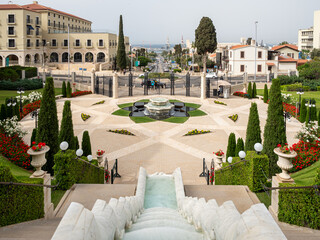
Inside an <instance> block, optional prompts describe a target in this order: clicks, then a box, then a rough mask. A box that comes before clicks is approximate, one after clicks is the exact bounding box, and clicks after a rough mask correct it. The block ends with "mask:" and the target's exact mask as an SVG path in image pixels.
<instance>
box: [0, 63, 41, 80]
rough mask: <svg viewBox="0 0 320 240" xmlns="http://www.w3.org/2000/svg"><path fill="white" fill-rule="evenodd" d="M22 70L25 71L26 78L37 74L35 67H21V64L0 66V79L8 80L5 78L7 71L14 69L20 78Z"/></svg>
mask: <svg viewBox="0 0 320 240" xmlns="http://www.w3.org/2000/svg"><path fill="white" fill-rule="evenodd" d="M22 70H25V72H26V78H33V77H36V76H37V68H36V67H22V66H11V67H2V68H0V80H8V78H6V75H7V73H9V72H12V71H14V72H15V73H16V75H17V76H18V77H19V78H22Z"/></svg>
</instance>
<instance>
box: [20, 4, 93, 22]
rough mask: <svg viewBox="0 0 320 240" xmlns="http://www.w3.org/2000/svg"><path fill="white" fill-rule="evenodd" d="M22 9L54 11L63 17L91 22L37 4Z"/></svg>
mask: <svg viewBox="0 0 320 240" xmlns="http://www.w3.org/2000/svg"><path fill="white" fill-rule="evenodd" d="M22 7H24V8H26V9H31V10H35V11H53V12H56V13H59V14H62V15H67V16H69V17H74V18H78V19H81V20H84V21H87V22H91V21H89V20H87V19H84V18H80V17H77V16H75V15H72V14H69V13H66V12H62V11H59V10H56V9H53V8H50V7H46V6H43V5H40V4H36V3H32V4H27V5H23V6H22Z"/></svg>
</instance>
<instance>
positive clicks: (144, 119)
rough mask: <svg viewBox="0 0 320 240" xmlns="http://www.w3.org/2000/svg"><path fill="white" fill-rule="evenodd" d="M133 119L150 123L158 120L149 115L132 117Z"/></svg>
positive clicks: (136, 121) (137, 121)
mask: <svg viewBox="0 0 320 240" xmlns="http://www.w3.org/2000/svg"><path fill="white" fill-rule="evenodd" d="M130 119H131V120H132V121H134V122H135V123H148V122H155V121H157V120H155V119H152V118H149V117H130Z"/></svg>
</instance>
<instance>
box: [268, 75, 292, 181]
mask: <svg viewBox="0 0 320 240" xmlns="http://www.w3.org/2000/svg"><path fill="white" fill-rule="evenodd" d="M269 98H270V101H269V104H268V116H267V122H266V125H265V127H264V142H263V151H264V152H265V153H266V154H267V155H268V157H269V174H270V175H269V176H270V177H271V176H274V175H275V174H276V173H277V172H279V170H280V168H279V167H278V166H277V164H276V163H277V161H278V157H277V155H276V154H275V153H274V152H273V150H274V149H275V148H276V147H277V145H278V144H285V143H286V142H287V137H286V132H285V126H284V119H283V106H282V98H281V90H280V80H279V79H273V80H272V85H271V88H270V96H269Z"/></svg>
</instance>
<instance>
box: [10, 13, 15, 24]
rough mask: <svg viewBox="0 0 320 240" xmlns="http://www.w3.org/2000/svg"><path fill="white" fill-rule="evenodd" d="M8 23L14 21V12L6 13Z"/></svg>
mask: <svg viewBox="0 0 320 240" xmlns="http://www.w3.org/2000/svg"><path fill="white" fill-rule="evenodd" d="M8 23H15V19H14V14H9V15H8Z"/></svg>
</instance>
